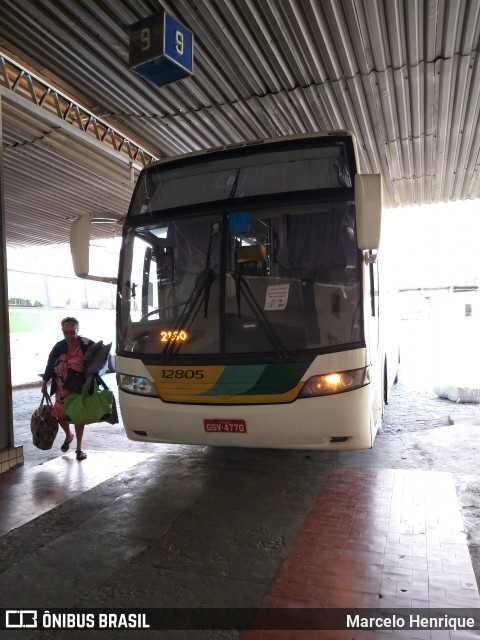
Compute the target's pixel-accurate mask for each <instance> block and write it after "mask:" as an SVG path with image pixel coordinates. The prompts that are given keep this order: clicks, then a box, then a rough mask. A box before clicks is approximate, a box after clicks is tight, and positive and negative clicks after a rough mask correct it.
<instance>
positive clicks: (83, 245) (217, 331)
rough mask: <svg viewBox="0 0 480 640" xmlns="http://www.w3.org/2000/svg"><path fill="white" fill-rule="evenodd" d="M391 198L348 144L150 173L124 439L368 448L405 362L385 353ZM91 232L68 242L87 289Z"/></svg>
mask: <svg viewBox="0 0 480 640" xmlns="http://www.w3.org/2000/svg"><path fill="white" fill-rule="evenodd" d="M381 200H382V187H381V179H380V176H379V175H373V174H368V175H362V174H359V172H358V161H357V156H356V149H355V140H354V137H353V135H352V134H351V133H349V132H346V131H337V132H330V133H317V134H304V135H297V136H287V137H281V138H275V139H268V140H262V141H256V142H253V143H244V144H237V145H232V146H228V147H223V148H219V149H214V150H206V151H200V152H193V153H189V154H186V155H182V156H177V157H174V158H168V159H164V160H160V161H158V162H155V163H153V164H151V165H149V166H147V167H146V168H145V169H143V170H142V172H141V173H140V175H139V178H138V181H137V184H136V186H135V190H134V193H133V195H132V201H131V204H130V208H129V211H128V214H127V216H126V218H125V220H124V224H123V232H122V248H121V252H120V261H119V271H118V280H117V339H116V367H117V377H118V385H119V399H120V407H121V414H122V418H123V423H124V427H125V431H126V434H127V436H128V438H129V439H131V440H137V441H143V442H157V443H185V444H194V445H214V446H229V447H268V448H289V449H325V450H351V449H365V448H370V447H371V446H372V444H373V441H374V438H375V435H376V433H377V431H378V429H379V427H380V425H381V419H382V416H383V412H384V407H385V403H386V401H387V399H388V391H389V389H390V386H391V383H392V382H393V379H394V377H395V366H396V363H397V362H396V361H397V353H398V352H397V349H396V347H394V349H393V350H392V351H390V352H389V350H388V349H387V346H386V345H387V343H390V341H389V340H387V339H386V338H387V333H388V329H389V327H388V326H387V325H388V322H387V317H386V315H385V314H384V313H383V309H382V307H381V305H380V296H379V278H378V266H379V261H378V260H377V256H378V249H379V244H380V232H381V209H382V206H381ZM88 218H89V217H88V215H86V216H81V217H80V218H78V219H77V220H76V221H75V222H74V223H73V225H72V231H71V251H72V257H73V261H74V268H75V272H76V273H77V275H79V276H81V277H89V273H88V242H89V233H90V228H89V226H90V220H89V219H88ZM109 280H111V278H109Z"/></svg>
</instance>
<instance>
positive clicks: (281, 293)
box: [264, 284, 290, 311]
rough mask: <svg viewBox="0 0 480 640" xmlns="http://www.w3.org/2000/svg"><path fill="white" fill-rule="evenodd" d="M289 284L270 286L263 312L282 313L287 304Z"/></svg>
mask: <svg viewBox="0 0 480 640" xmlns="http://www.w3.org/2000/svg"><path fill="white" fill-rule="evenodd" d="M289 289H290V284H271V285H269V286H268V287H267V293H266V295H265V306H264V310H265V311H282V310H283V309H285V308H286V306H287V302H288V290H289Z"/></svg>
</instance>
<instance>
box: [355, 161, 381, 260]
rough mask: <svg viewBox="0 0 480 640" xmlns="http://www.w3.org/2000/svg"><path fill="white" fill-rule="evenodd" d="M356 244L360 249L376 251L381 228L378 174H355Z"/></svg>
mask: <svg viewBox="0 0 480 640" xmlns="http://www.w3.org/2000/svg"><path fill="white" fill-rule="evenodd" d="M355 210H356V213H357V245H358V248H359V249H360V251H376V250H377V249H378V247H379V246H380V234H381V230H382V179H381V176H380V175H378V174H373V173H372V174H363V175H362V174H359V173H357V174H356V175H355Z"/></svg>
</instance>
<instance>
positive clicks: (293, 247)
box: [118, 200, 363, 363]
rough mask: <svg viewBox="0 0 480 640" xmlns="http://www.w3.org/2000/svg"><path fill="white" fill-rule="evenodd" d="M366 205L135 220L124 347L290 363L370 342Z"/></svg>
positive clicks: (124, 299)
mask: <svg viewBox="0 0 480 640" xmlns="http://www.w3.org/2000/svg"><path fill="white" fill-rule="evenodd" d="M359 256H360V254H359V252H358V251H357V249H356V236H355V209H354V205H353V204H352V203H351V202H349V201H347V200H345V201H335V202H330V203H328V202H318V203H312V202H308V203H306V204H296V205H292V204H290V203H288V202H287V203H286V204H285V205H282V203H281V202H278V203H276V204H275V206H274V207H271V208H270V207H268V206H261V207H257V208H253V207H252V208H250V209H248V210H230V211H228V210H227V211H221V210H220V211H215V210H214V211H211V212H205V211H203V212H202V214H201V215H195V213H193V214H191V215H182V216H168V215H164V214H163V215H160V216H156V217H155V218H154V219H153V220H150V221H145V220H142V222H141V225H129V226H127V228H126V229H125V234H124V255H123V260H122V265H121V269H120V280H119V293H120V299H121V302H120V305H119V308H120V322H119V336H118V340H119V350H120V351H123V352H126V353H128V352H130V353H132V354H133V353H136V354H142V357H143V356H148V355H152V356H153V355H155V356H156V357H157V358H158V357H159V356H160V361H161V362H165V363H166V362H170V363H172V362H174V361H182V359H184V358H190V359H191V358H194V357H195V356H202V358H203V359H205V358H212V359H215V358H219V357H222V356H227V355H228V357H229V358H231V357H235V356H239V357H243V358H245V356H249V357H250V358H253V359H255V358H256V357H261V358H263V360H265V358H267V359H274V360H275V361H278V360H280V361H282V360H288V359H289V358H292V357H295V355H301V354H302V353H303V354H304V355H305V351H312V350H315V351H316V352H321V351H324V350H332V349H336V348H337V349H338V348H339V347H340V346H341V347H342V348H345V346H346V345H347V346H348V345H351V344H357V345H358V343H359V342H361V341H362V339H363V327H362V321H361V317H362V314H361V280H360V277H359V273H360V265H359V262H358V261H359Z"/></svg>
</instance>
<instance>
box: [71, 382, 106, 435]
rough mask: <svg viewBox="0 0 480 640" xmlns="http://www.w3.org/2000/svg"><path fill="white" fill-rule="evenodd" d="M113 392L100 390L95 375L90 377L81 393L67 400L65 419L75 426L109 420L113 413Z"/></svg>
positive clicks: (74, 394)
mask: <svg viewBox="0 0 480 640" xmlns="http://www.w3.org/2000/svg"><path fill="white" fill-rule="evenodd" d="M112 405H113V391H111V390H110V389H104V390H102V391H100V390H99V388H98V383H97V381H96V379H95V376H94V375H90V376H88V378H87V380H86V382H85V384H84V385H83V388H82V391H81V393H72V394H70V395H68V396H67V397H66V398H65V402H64V407H65V418H66V419H67V420H68V421H69V422H73V423H74V424H92V423H93V422H102V421H103V420H107V419H108V418H109V416H110V415H111V413H112Z"/></svg>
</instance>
